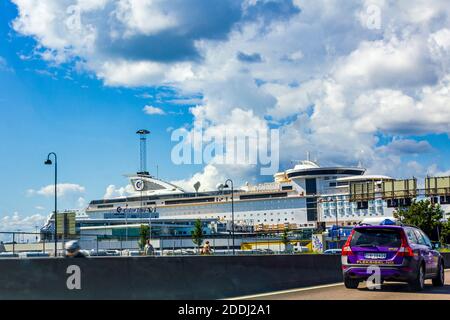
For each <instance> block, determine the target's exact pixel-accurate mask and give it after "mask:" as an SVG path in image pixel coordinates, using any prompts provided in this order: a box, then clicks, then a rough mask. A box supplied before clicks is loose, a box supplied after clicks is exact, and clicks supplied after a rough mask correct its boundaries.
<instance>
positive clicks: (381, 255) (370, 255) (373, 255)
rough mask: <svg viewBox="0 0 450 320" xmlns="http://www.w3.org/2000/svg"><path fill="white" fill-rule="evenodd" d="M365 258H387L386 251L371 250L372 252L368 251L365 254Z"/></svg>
mask: <svg viewBox="0 0 450 320" xmlns="http://www.w3.org/2000/svg"><path fill="white" fill-rule="evenodd" d="M364 258H366V259H374V260H376V259H386V253H372V252H370V253H366V254H365V255H364Z"/></svg>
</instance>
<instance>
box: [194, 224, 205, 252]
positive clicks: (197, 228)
mask: <svg viewBox="0 0 450 320" xmlns="http://www.w3.org/2000/svg"><path fill="white" fill-rule="evenodd" d="M203 237H204V234H203V227H202V222H201V221H200V219H197V220H196V221H195V225H194V231H192V242H193V243H194V244H195V245H196V246H197V247H198V248H199V249H200V246H201V245H202V243H203Z"/></svg>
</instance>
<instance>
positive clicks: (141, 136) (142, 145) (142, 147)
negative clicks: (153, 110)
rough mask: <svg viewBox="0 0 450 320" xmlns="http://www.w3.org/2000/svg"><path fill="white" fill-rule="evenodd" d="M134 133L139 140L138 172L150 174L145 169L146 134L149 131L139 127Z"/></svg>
mask: <svg viewBox="0 0 450 320" xmlns="http://www.w3.org/2000/svg"><path fill="white" fill-rule="evenodd" d="M136 134H138V135H139V140H140V161H141V167H140V170H139V172H138V174H143V175H150V174H149V173H148V171H147V135H148V134H150V131H148V130H145V129H141V130H138V131H136Z"/></svg>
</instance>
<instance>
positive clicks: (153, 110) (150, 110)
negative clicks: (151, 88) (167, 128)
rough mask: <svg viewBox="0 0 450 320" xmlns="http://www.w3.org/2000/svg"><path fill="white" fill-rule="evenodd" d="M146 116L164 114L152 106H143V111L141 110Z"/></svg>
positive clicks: (161, 110)
mask: <svg viewBox="0 0 450 320" xmlns="http://www.w3.org/2000/svg"><path fill="white" fill-rule="evenodd" d="M142 110H143V111H144V112H145V113H146V114H150V115H155V114H157V115H165V114H166V112H165V111H164V110H163V109H161V108H157V107H153V106H149V105H147V106H145V107H144V109H142Z"/></svg>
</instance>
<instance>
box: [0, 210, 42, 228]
mask: <svg viewBox="0 0 450 320" xmlns="http://www.w3.org/2000/svg"><path fill="white" fill-rule="evenodd" d="M46 219H47V217H46V216H43V215H41V214H33V215H29V216H21V215H20V214H19V213H18V212H14V213H13V214H12V215H5V216H3V217H1V218H0V231H17V230H19V229H20V230H21V231H32V232H34V231H35V227H36V226H38V227H41V226H42V225H43V224H44V222H45V221H46Z"/></svg>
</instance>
